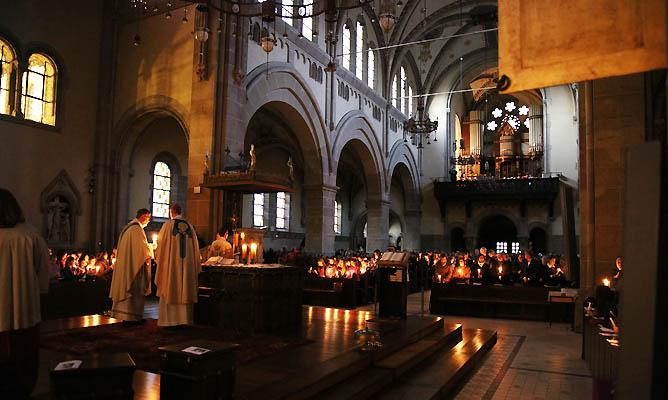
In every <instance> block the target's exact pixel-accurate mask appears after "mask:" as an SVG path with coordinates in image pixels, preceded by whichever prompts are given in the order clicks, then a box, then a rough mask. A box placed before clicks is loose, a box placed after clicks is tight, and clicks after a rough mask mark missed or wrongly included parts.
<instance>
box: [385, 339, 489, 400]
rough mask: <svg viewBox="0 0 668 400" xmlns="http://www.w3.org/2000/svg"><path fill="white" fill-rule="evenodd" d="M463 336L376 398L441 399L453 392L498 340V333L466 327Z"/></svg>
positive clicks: (386, 399)
mask: <svg viewBox="0 0 668 400" xmlns="http://www.w3.org/2000/svg"><path fill="white" fill-rule="evenodd" d="M462 336H463V339H462V341H461V342H460V343H458V344H457V345H455V346H454V347H452V348H450V349H443V350H441V351H439V352H438V353H436V354H434V356H433V357H431V358H429V359H428V360H426V361H425V362H424V363H422V364H421V365H420V368H416V369H414V370H413V371H411V372H410V373H408V374H406V375H405V376H403V377H401V378H399V379H398V380H397V381H395V382H394V383H393V384H392V385H390V386H386V387H385V389H384V390H383V392H382V393H380V394H379V395H377V396H374V399H383V400H405V399H440V398H444V397H446V396H449V395H452V394H453V393H452V392H453V390H454V389H455V388H457V387H458V385H459V384H460V383H461V382H462V379H464V378H465V377H466V376H467V374H468V373H469V372H470V371H471V370H472V369H473V368H474V367H475V365H476V364H477V363H478V362H479V361H480V360H481V359H482V357H484V355H485V354H486V353H487V352H488V351H489V349H491V348H492V346H494V344H495V343H496V332H494V331H486V330H480V329H464V330H463V332H462Z"/></svg>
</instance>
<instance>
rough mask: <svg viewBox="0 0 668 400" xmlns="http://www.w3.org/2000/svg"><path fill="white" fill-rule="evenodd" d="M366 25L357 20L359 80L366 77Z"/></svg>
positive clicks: (356, 52) (356, 42)
mask: <svg viewBox="0 0 668 400" xmlns="http://www.w3.org/2000/svg"><path fill="white" fill-rule="evenodd" d="M363 70H364V25H362V23H361V22H360V21H357V29H356V31H355V76H357V78H358V79H359V80H362V79H364V75H363V74H364V71H363Z"/></svg>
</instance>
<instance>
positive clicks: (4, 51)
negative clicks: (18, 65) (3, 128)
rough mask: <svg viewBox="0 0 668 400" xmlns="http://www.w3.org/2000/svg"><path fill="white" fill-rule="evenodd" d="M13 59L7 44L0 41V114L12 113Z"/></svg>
mask: <svg viewBox="0 0 668 400" xmlns="http://www.w3.org/2000/svg"><path fill="white" fill-rule="evenodd" d="M15 58H16V57H15V55H14V51H13V50H12V48H11V46H10V45H9V43H7V42H5V41H4V40H2V39H0V114H10V113H11V112H12V106H11V104H12V93H11V92H10V86H11V79H12V70H13V69H14V60H15Z"/></svg>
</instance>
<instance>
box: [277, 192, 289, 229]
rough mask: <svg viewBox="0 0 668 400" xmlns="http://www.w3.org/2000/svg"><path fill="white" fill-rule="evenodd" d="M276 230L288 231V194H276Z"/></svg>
mask: <svg viewBox="0 0 668 400" xmlns="http://www.w3.org/2000/svg"><path fill="white" fill-rule="evenodd" d="M276 229H280V230H284V231H288V230H290V193H286V192H278V193H276Z"/></svg>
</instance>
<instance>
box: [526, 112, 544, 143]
mask: <svg viewBox="0 0 668 400" xmlns="http://www.w3.org/2000/svg"><path fill="white" fill-rule="evenodd" d="M529 151H530V152H531V153H533V154H536V153H538V154H540V153H542V152H543V106H542V105H532V106H531V107H529Z"/></svg>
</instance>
